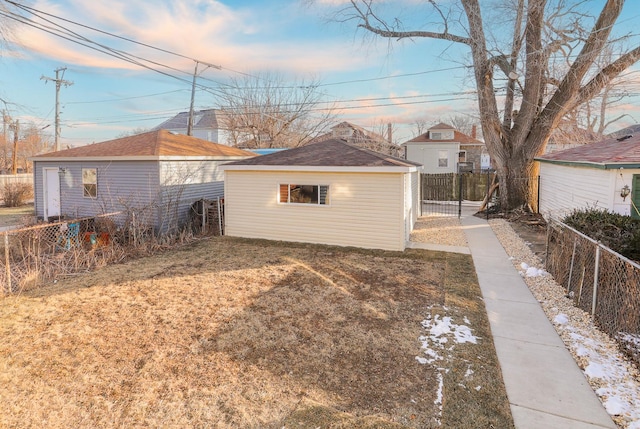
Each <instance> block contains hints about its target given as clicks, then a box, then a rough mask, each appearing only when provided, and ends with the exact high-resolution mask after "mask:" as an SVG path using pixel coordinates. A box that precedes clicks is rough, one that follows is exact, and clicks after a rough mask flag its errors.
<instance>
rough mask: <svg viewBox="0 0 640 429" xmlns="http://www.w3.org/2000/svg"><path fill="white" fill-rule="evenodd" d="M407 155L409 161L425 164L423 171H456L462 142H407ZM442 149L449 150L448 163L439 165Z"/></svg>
mask: <svg viewBox="0 0 640 429" xmlns="http://www.w3.org/2000/svg"><path fill="white" fill-rule="evenodd" d="M405 148H406V157H407V159H408V160H409V161H414V162H419V163H420V164H422V165H423V167H422V172H423V173H429V174H439V173H455V172H456V169H457V166H458V152H459V151H460V144H459V143H456V142H451V143H424V144H421V143H411V144H406V146H405ZM441 150H446V151H448V155H449V157H448V160H449V162H448V165H447V166H446V167H439V166H438V156H439V152H440V151H441Z"/></svg>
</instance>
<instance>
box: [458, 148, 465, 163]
mask: <svg viewBox="0 0 640 429" xmlns="http://www.w3.org/2000/svg"><path fill="white" fill-rule="evenodd" d="M458 162H467V151H466V150H461V151H460V152H458Z"/></svg>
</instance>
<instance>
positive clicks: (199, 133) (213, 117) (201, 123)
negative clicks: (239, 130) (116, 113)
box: [152, 109, 231, 145]
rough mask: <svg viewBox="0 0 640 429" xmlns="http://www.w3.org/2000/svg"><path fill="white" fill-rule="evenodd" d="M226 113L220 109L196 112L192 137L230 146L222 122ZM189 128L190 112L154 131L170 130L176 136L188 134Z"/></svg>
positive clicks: (161, 125) (176, 116) (155, 128)
mask: <svg viewBox="0 0 640 429" xmlns="http://www.w3.org/2000/svg"><path fill="white" fill-rule="evenodd" d="M223 119H224V113H223V112H222V111H220V110H218V109H206V110H196V111H194V112H193V123H192V127H193V128H192V130H191V135H192V136H193V137H197V138H199V139H202V140H207V141H210V142H214V143H220V144H225V145H230V143H231V141H230V139H229V136H228V135H227V134H228V133H226V132H225V131H224V128H225V127H224V126H223V124H222V120H223ZM188 128H189V112H180V113H178V114H177V115H175V116H174V117H172V118H170V119H167V120H166V121H164V122H163V123H161V124H160V125H158V126H157V127H154V128H153V130H152V131H158V130H169V131H171V132H172V133H175V134H187V129H188Z"/></svg>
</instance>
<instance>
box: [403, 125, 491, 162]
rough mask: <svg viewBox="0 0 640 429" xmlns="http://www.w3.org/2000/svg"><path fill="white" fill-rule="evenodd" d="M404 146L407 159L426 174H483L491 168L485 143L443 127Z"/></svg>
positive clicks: (436, 127) (432, 130) (440, 126)
mask: <svg viewBox="0 0 640 429" xmlns="http://www.w3.org/2000/svg"><path fill="white" fill-rule="evenodd" d="M474 130H475V128H474ZM472 134H475V132H473V133H472ZM400 146H402V147H403V148H404V157H405V158H406V159H408V160H411V161H414V162H417V163H420V164H422V165H423V166H424V167H423V170H422V173H428V174H439V173H457V172H458V171H464V172H480V171H483V170H487V169H489V168H491V159H490V158H489V153H488V152H487V148H486V146H485V144H484V143H483V142H481V141H480V140H478V139H476V138H475V136H474V135H472V136H468V135H466V134H463V133H461V132H460V131H458V130H456V129H454V128H453V127H452V126H451V125H447V124H443V123H440V124H438V125H435V126H433V127H431V128H429V129H428V130H427V132H426V133H424V134H421V135H419V136H418V137H416V138H414V139H411V140H409V141H407V142H404V143H402V144H401V145H400Z"/></svg>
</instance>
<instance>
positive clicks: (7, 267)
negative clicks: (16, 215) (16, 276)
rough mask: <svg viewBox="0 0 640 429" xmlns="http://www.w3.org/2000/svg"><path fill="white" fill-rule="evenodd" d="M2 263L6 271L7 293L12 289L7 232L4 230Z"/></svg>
mask: <svg viewBox="0 0 640 429" xmlns="http://www.w3.org/2000/svg"><path fill="white" fill-rule="evenodd" d="M4 265H5V270H6V272H7V274H6V275H7V290H8V291H9V293H12V292H13V291H12V290H11V289H12V287H11V262H10V258H9V233H8V232H5V233H4Z"/></svg>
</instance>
